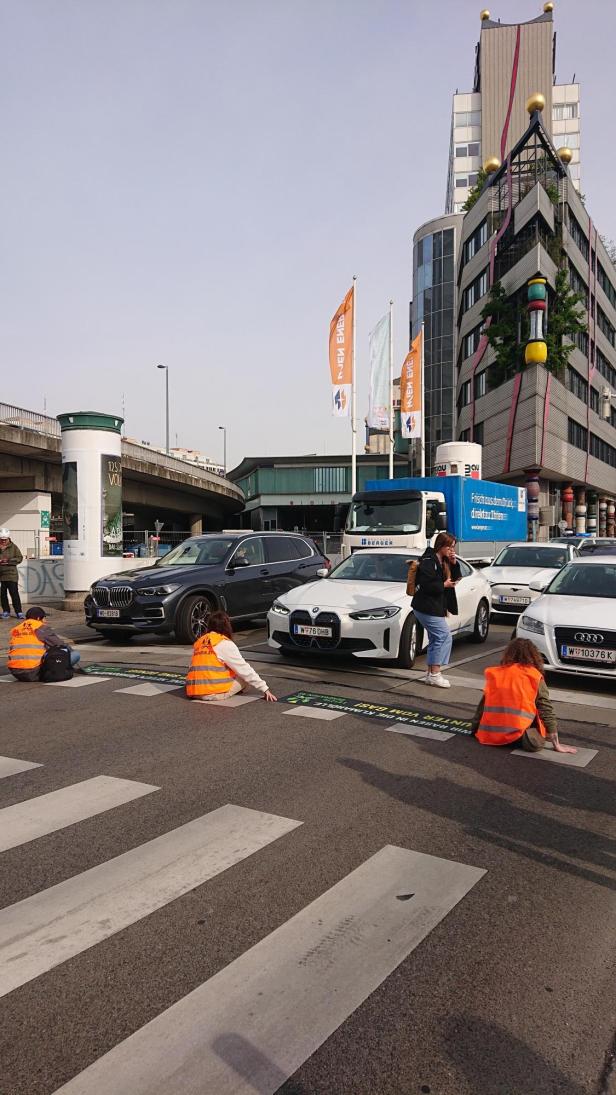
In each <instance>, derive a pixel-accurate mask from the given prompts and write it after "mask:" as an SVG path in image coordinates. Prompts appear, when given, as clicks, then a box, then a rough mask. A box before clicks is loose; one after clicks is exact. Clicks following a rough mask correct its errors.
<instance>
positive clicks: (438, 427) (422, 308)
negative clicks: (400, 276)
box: [409, 217, 462, 475]
mask: <svg viewBox="0 0 616 1095" xmlns="http://www.w3.org/2000/svg"><path fill="white" fill-rule="evenodd" d="M455 219H457V218H452V217H446V218H443V221H444V222H445V223H444V225H443V228H442V229H436V225H437V223H438V222H436V221H432V222H430V225H431V226H434V228H435V230H434V231H432V232H427V233H426V234H425V235H421V234H420V232H418V233H416V236H415V244H414V248H413V306H412V312H411V327H412V331H411V334H412V337H413V338H414V337H415V335H416V334H417V333H418V331H419V329H420V327H421V325H422V323H423V325H424V337H425V352H424V364H425V415H426V444H425V450H426V475H431V474H432V468H433V467H434V463H435V454H436V448H437V446H438V445H440V444H441V443H442V442H443V441H452V440H453V439H454V437H455V425H456V420H455V415H456V409H455V397H456V384H455V370H454V359H455V300H456V283H455V278H456V228H455V227H449V226H448V225H451V222H452V220H455ZM459 220H460V221H461V220H462V218H461V217H460V218H459ZM409 455H410V459H411V467H412V471H413V473H414V474H418V473H419V452H418V451H417V452H415V453H412V452H411V453H410V454H409Z"/></svg>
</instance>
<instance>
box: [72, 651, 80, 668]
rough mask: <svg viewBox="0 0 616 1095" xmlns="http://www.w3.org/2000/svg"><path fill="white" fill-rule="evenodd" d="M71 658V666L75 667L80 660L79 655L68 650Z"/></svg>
mask: <svg viewBox="0 0 616 1095" xmlns="http://www.w3.org/2000/svg"><path fill="white" fill-rule="evenodd" d="M69 654H70V656H71V665H77V664H78V663H79V662H80V660H81V654H80V653H79V651H78V650H69Z"/></svg>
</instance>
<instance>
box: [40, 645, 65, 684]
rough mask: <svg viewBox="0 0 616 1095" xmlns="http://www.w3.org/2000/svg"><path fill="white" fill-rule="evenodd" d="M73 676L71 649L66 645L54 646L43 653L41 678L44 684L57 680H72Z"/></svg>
mask: <svg viewBox="0 0 616 1095" xmlns="http://www.w3.org/2000/svg"><path fill="white" fill-rule="evenodd" d="M72 678H73V669H72V666H71V655H70V651H69V650H68V649H67V647H66V646H52V647H50V649H49V650H48V651H47V653H46V654H44V655H43V660H42V662H41V668H40V670H39V680H40V681H42V683H43V684H53V683H54V682H56V681H70V680H72Z"/></svg>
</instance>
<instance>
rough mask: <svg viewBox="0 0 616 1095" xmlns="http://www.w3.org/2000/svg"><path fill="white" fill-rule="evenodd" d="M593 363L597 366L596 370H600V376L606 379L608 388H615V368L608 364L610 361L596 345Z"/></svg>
mask: <svg viewBox="0 0 616 1095" xmlns="http://www.w3.org/2000/svg"><path fill="white" fill-rule="evenodd" d="M595 365H596V367H597V371H598V372H600V373H601V376H602V377H604V378H605V379H606V380H607V382H608V384H609V386H610V388H614V389H615V390H616V369H615V368H614V366H613V365H610V362H609V361H608V359H607V358H606V356H605V354H602V353H601V350H600V349H599V347H598V346H595Z"/></svg>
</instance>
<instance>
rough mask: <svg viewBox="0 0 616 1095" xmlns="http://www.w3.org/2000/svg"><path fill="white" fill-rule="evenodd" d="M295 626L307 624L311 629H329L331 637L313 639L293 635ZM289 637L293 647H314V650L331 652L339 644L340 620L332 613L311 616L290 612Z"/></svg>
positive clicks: (304, 613) (299, 612) (306, 636)
mask: <svg viewBox="0 0 616 1095" xmlns="http://www.w3.org/2000/svg"><path fill="white" fill-rule="evenodd" d="M295 624H308V625H310V626H311V627H312V626H314V627H331V629H332V637H331V639H326V638H321V639H317V638H313V637H312V636H311V635H294V634H293V628H294V626H295ZM289 635H290V639H291V642H292V643H293V645H294V646H301V647H311V646H312V647H314V648H315V649H316V650H332V649H333V648H334V647H336V646H338V643H339V642H340V620H339V618H338V616H336V615H334V613H333V612H319V615H318V616H311V615H310V614H309V613H308V612H301V611H298V612H292V613H291V619H290V620H289Z"/></svg>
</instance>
